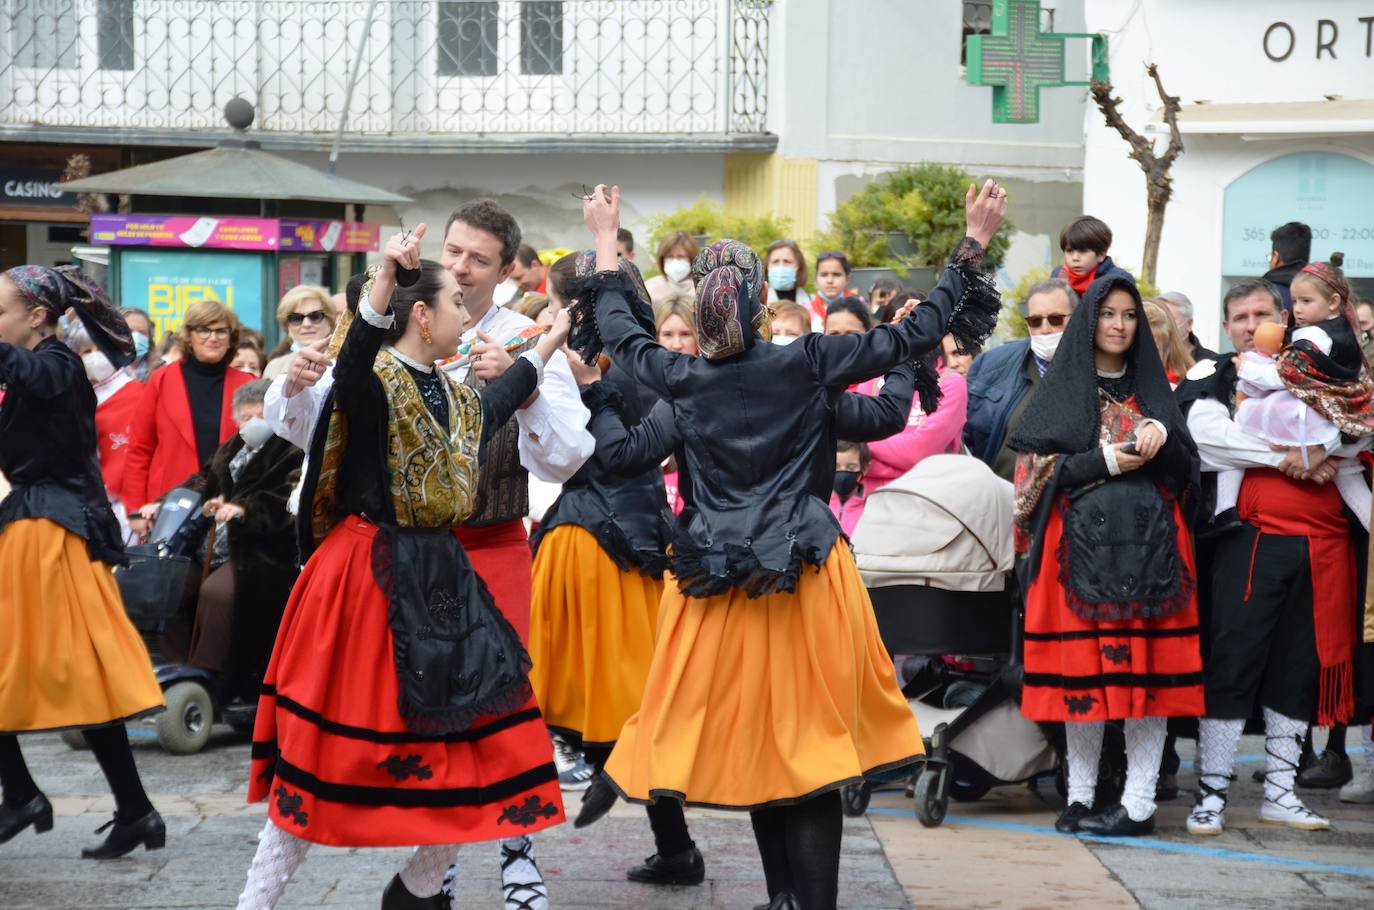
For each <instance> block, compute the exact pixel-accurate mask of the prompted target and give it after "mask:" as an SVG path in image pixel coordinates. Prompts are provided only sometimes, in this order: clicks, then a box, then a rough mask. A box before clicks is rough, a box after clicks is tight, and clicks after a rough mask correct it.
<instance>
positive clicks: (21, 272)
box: [4, 265, 134, 369]
mask: <svg viewBox="0 0 1374 910" xmlns="http://www.w3.org/2000/svg"><path fill="white" fill-rule="evenodd" d="M4 275H5V277H6V278H8V279H9V280H10V281H11V282H13V284H14V286H15V287H17V288H18V289H19V293H20V294H22V295H24V297H25V298H26V299H27V300H28V301H29V303H30V304H32V305H33V306H36V307H42V308H43V309H45V310H47V311H48V312H50V313H52V314H53V315H54V316H57V317H61V316H62V315H63V314H65V313H66V312H67V310H69V309H71V310H75V311H76V315H77V318H79V319H80V320H81V324H82V325H83V326H85V327H86V333H87V334H89V335H90V336H91V341H92V342H93V343H94V344H95V346H96V348H97V349H98V350H99V351H100V353H102V354H104V355H105V356H106V357H108V358H109V359H110V363H112V364H114V366H115V369H119V368H121V367H126V366H128V365H129V364H131V363H133V362H134V336H133V333H132V332H130V331H129V323H128V322H126V321H125V320H124V316H123V314H121V313H120V312H119V310H117V309H115V305H114V304H113V303H111V302H110V298H109V297H107V296H105V291H104V290H103V289H102V288H101V287H100V285H99V284H97V283H96V281H95V279H94V278H92V277H91V276H89V275H87V274H86V273H85V272H83V271H81V270H80V269H79V268H77V267H76V266H72V265H64V266H61V267H60V268H56V269H50V268H47V267H46V266H41V265H19V266H15V267H14V268H12V269H9V270H7V271H6V272H5V273H4Z"/></svg>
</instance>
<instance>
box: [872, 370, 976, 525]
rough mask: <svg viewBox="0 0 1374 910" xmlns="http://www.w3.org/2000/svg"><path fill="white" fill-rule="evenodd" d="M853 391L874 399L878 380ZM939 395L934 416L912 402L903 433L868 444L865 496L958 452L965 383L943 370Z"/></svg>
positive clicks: (965, 406) (965, 400)
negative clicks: (927, 461) (932, 458)
mask: <svg viewBox="0 0 1374 910" xmlns="http://www.w3.org/2000/svg"><path fill="white" fill-rule="evenodd" d="M855 391H857V392H860V393H862V394H864V395H876V394H878V380H877V379H871V380H869V381H868V382H865V383H861V384H860V385H859V386H858V387H857V388H856V389H855ZM940 391H941V392H942V393H943V394H942V396H941V398H940V406H939V407H938V408H936V409H935V413H934V414H926V413H925V412H924V411H922V410H921V405H920V403H919V402H915V401H913V402H912V404H911V416H910V418H908V420H907V424H906V429H904V430H902V431H901V432H900V433H898V434H897V435H896V436H889V437H888V438H887V439H883V440H879V441H878V442H870V443H869V444H868V450H869V452H871V453H872V454H873V464H872V466H870V467H869V469H868V474H867V475H865V477H864V490H865V491H866V492H868V493H872V492H873V491H874V490H877V489H881V488H882V487H885V486H887V485H888V484H889V483H891V482H892V481H894V480H896V479H897V478H898V477H901V476H902V475H903V474H905V473H906V472H907V471H910V470H911V469H912V468H914V467H915V466H916V463H917V462H919V461H920V460H921V459H923V458H925V457H926V456H927V455H938V454H940V453H942V452H951V453H955V452H958V451H959V446H960V444H961V442H962V440H963V435H964V420H965V419H966V418H967V416H968V383H967V382H966V381H965V380H964V377H963V376H961V375H960V374H958V373H956V372H954V371H953V370H942V371H941V372H940ZM855 520H856V521H857V519H855ZM846 533H847V532H846Z"/></svg>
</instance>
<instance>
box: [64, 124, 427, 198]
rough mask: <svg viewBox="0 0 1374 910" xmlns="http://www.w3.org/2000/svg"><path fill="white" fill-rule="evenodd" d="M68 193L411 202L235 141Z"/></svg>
mask: <svg viewBox="0 0 1374 910" xmlns="http://www.w3.org/2000/svg"><path fill="white" fill-rule="evenodd" d="M62 188H63V190H65V191H70V192H77V193H122V194H129V195H142V196H209V197H216V198H234V199H297V200H309V201H312V202H336V203H340V204H348V203H353V204H355V205H391V204H395V203H402V202H410V201H411V199H410V198H409V197H406V196H401V195H398V194H396V193H392V192H389V191H387V190H384V189H381V188H380V187H375V186H368V185H367V184H365V183H358V182H357V181H356V180H347V179H345V178H343V177H338V176H335V175H334V174H327V173H325V172H324V171H317V170H315V169H314V168H313V167H309V166H308V165H304V164H298V163H296V162H295V161H291V160H289V159H286V158H282V157H279V156H277V155H272V154H269V153H267V152H264V151H262V149H261V148H259V147H258V144H257V143H256V142H253V141H251V140H249V141H243V140H233V139H231V140H227V141H225V142H223V143H221V144H220V145H219V146H217V147H215V148H212V149H207V150H206V151H203V152H194V153H192V154H190V155H181V156H179V157H177V158H169V159H167V160H166V161H155V162H153V163H152V164H141V165H139V166H138V167H130V168H125V169H124V170H122V171H111V172H110V173H108V174H96V175H95V176H93V177H84V178H82V179H81V180H73V181H71V182H70V183H64V184H62Z"/></svg>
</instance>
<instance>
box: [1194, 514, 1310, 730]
mask: <svg viewBox="0 0 1374 910" xmlns="http://www.w3.org/2000/svg"><path fill="white" fill-rule="evenodd" d="M1213 565H1214V571H1213V576H1212V580H1213V588H1212V611H1211V612H1212V616H1211V629H1210V635H1211V648H1210V652H1209V653H1208V659H1207V662H1206V665H1205V666H1204V676H1205V680H1206V692H1207V716H1208V717H1212V718H1217V719H1219V720H1244V719H1246V718H1248V717H1250V715H1251V713H1252V712H1253V711H1254V708H1255V704H1256V701H1258V703H1259V704H1260V705H1261V706H1262V707H1266V708H1271V709H1273V710H1275V711H1277V712H1279V713H1280V714H1282V715H1284V716H1286V717H1292V718H1294V719H1297V720H1306V721H1309V722H1310V721H1311V720H1312V718H1313V716H1314V714H1315V713H1316V707H1317V687H1318V682H1319V680H1320V676H1321V664H1320V663H1319V662H1318V659H1317V641H1316V627H1315V624H1314V621H1313V618H1312V565H1311V560H1310V558H1309V556H1308V544H1307V538H1306V537H1284V536H1281V535H1278V534H1261V533H1260V531H1259V529H1258V528H1255V527H1254V526H1252V525H1249V524H1245V525H1243V526H1242V527H1241V528H1240V529H1238V530H1236V531H1233V532H1231V533H1230V534H1228V535H1226V537H1224V538H1222V539H1221V540H1219V541H1218V542H1217V549H1216V557H1215V561H1214V564H1213Z"/></svg>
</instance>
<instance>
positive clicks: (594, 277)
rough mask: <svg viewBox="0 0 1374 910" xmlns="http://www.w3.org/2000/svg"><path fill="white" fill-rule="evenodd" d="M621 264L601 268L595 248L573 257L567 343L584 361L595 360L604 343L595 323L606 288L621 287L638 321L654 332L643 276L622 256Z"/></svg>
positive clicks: (647, 292) (651, 306)
mask: <svg viewBox="0 0 1374 910" xmlns="http://www.w3.org/2000/svg"><path fill="white" fill-rule="evenodd" d="M619 265H620V269H619V271H616V272H598V271H597V270H596V251H595V250H583V251H581V252H580V253H578V254H577V255H576V258H575V259H574V260H573V279H572V281H570V282H568V301H567V303H568V316H569V318H571V320H572V331H571V333H570V334H569V335H568V347H570V348H572V349H573V350H574V351H576V352H577V353H578V356H580V357H581V358H582V362H583V363H592V362H594V361H595V360H596V358H597V355H599V354H600V353H601V352H602V350H603V349H604V347H605V345H604V344H603V342H602V340H601V332H600V330H599V329H598V328H597V326H596V295H597V292H598V291H600V290H602V289H603V288H611V287H614V288H617V289H619V290H620V291H621V293H623V294H624V295H625V301H626V302H627V303H628V304H629V307H630V313H631V314H632V315H633V316H634V318H635V321H636V322H638V323H639V325H640V327H641V328H642V329H644V331H646V332H648V333H649V334H650V335H653V334H654V308H653V304H652V303H651V302H650V299H649V290H648V288H646V287H645V286H644V276H643V275H641V274H640V273H639V267H638V266H636V265H635V264H634V263H633V262H631V261H630V260H628V259H626V258H625V257H623V256H622V257H620V260H619Z"/></svg>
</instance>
